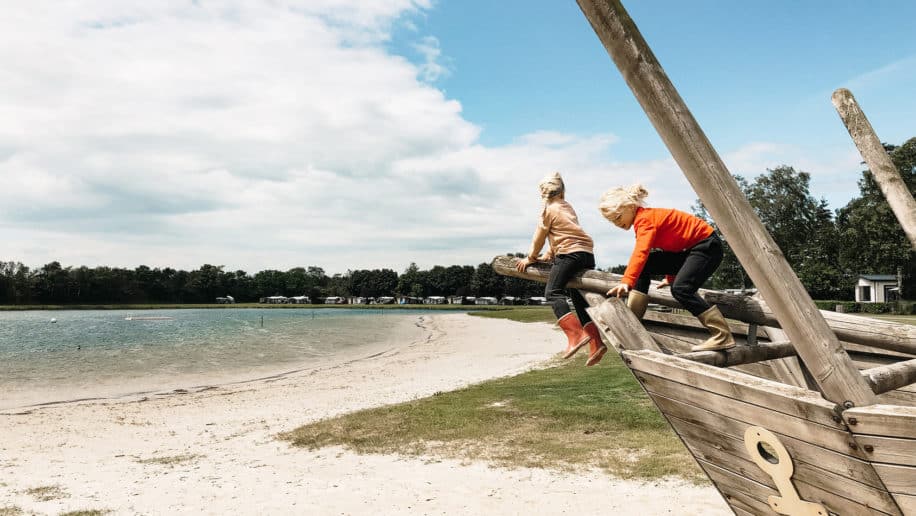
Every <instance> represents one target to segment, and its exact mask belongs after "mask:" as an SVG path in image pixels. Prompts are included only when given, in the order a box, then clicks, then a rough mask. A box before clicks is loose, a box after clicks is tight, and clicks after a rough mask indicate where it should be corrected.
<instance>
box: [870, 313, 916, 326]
mask: <svg viewBox="0 0 916 516" xmlns="http://www.w3.org/2000/svg"><path fill="white" fill-rule="evenodd" d="M855 315H861V316H864V317H870V318H872V319H881V320H882V321H893V322H898V323H903V324H913V325H916V315H890V314H862V313H860V314H855Z"/></svg>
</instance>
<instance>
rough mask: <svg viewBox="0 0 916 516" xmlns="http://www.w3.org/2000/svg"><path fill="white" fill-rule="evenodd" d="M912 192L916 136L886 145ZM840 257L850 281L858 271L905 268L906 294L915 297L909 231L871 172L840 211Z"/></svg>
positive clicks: (915, 175)
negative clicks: (902, 141)
mask: <svg viewBox="0 0 916 516" xmlns="http://www.w3.org/2000/svg"><path fill="white" fill-rule="evenodd" d="M885 148H886V149H887V150H888V153H889V154H890V157H891V161H893V163H894V165H895V166H896V167H897V170H898V171H899V172H900V176H901V177H902V179H903V181H904V182H905V183H906V184H907V186H908V187H909V190H910V193H911V194H914V195H916V138H910V139H909V140H907V141H906V142H905V143H904V144H903V145H901V146H899V147H895V146H891V145H885ZM837 231H838V241H839V242H844V243H845V245H842V246H840V247H839V261H840V263H841V264H842V266H843V268H844V269H845V270H846V271H847V272H848V281H849V283H850V285H852V283H853V282H854V281H855V280H856V278H857V277H858V275H859V274H896V273H897V270H898V268H899V269H901V270H902V272H903V297H904V298H907V299H913V298H914V297H916V285H914V283H916V282H914V277H916V259H914V251H913V249H912V247H911V246H910V243H909V240H907V238H906V234H905V233H904V232H903V229H902V228H901V227H900V223H899V222H898V221H897V218H896V216H895V215H894V213H893V211H891V208H890V205H888V203H887V200H886V199H885V198H884V195H883V194H882V193H881V189H880V187H879V186H878V184H877V183H876V182H875V180H874V177H873V176H872V174H871V172H870V171H868V170H866V171H864V172H862V178H861V179H860V180H859V196H858V197H856V198H854V199H852V200H851V201H849V203H847V204H846V206H844V207H843V208H840V209H839V210H838V211H837Z"/></svg>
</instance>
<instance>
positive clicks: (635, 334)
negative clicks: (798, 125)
mask: <svg viewBox="0 0 916 516" xmlns="http://www.w3.org/2000/svg"><path fill="white" fill-rule="evenodd" d="M588 314H589V315H590V316H591V318H592V320H593V321H594V322H595V325H596V326H598V329H599V330H600V331H601V334H602V335H603V336H604V338H606V339H607V340H608V342H610V343H611V344H613V345H614V347H615V348H617V350H618V351H621V350H634V349H648V350H653V351H659V352H660V351H661V348H660V347H659V346H658V344H657V343H656V342H655V341H654V340H652V337H651V336H650V335H649V333H648V332H647V331H646V329H645V328H643V326H642V323H640V322H639V319H637V318H636V316H635V315H634V314H633V312H632V311H630V309H629V308H627V305H626V303H625V302H624V301H623V300H622V299H617V298H610V299H606V300H604V302H602V303H601V304H599V305H598V306H592V307H590V308H588Z"/></svg>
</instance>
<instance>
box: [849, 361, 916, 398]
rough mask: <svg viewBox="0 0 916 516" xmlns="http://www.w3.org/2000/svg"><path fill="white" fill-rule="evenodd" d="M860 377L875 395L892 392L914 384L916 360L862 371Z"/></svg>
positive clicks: (915, 379) (915, 381)
mask: <svg viewBox="0 0 916 516" xmlns="http://www.w3.org/2000/svg"><path fill="white" fill-rule="evenodd" d="M862 375H863V376H864V377H865V380H866V381H868V384H869V385H870V386H871V388H872V390H873V391H874V392H875V394H882V393H885V392H888V391H893V390H895V389H899V388H900V387H904V386H906V385H910V384H911V383H916V358H914V359H912V360H907V361H905V362H897V363H896V364H888V365H884V366H880V367H873V368H871V369H866V370H864V371H862Z"/></svg>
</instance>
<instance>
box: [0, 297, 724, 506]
mask: <svg viewBox="0 0 916 516" xmlns="http://www.w3.org/2000/svg"><path fill="white" fill-rule="evenodd" d="M417 324H418V325H420V326H421V328H422V330H423V331H422V332H421V337H420V338H418V339H415V340H413V341H411V342H404V343H402V344H397V345H394V346H392V347H390V348H388V349H386V350H384V351H382V352H381V353H376V354H373V355H372V356H366V357H362V358H358V359H355V360H352V361H349V362H346V363H343V364H339V365H335V366H328V367H323V368H317V369H312V370H304V371H300V372H297V373H293V374H289V375H283V376H279V377H276V378H271V379H265V380H257V381H252V382H247V383H240V384H231V385H224V386H219V387H215V388H210V389H207V390H203V391H200V392H188V393H175V392H169V393H160V394H155V395H147V396H144V397H142V398H139V399H138V398H126V399H116V400H96V401H90V402H78V403H66V404H60V405H50V406H43V407H27V408H17V409H11V410H4V411H2V412H0V436H2V440H0V512H2V511H3V509H4V508H10V507H18V508H19V509H21V510H22V511H23V513H25V514H32V513H35V514H55V515H56V514H60V513H63V512H68V511H76V510H93V509H94V510H102V511H110V513H111V514H151V515H152V514H176V513H177V514H581V513H586V514H589V513H598V512H607V511H610V513H611V514H633V515H640V516H647V515H655V514H704V515H707V514H708V515H718V514H722V515H725V514H731V512H730V511H729V510H728V508H727V506H726V504H725V502H724V501H723V500H722V499H721V498H720V496H719V494H718V493H717V492H716V491H715V489H713V488H712V487H708V486H704V487H696V486H694V485H692V484H686V483H683V482H680V481H677V480H670V481H657V482H635V481H625V480H620V479H616V478H614V477H611V476H608V475H606V474H604V473H602V472H599V471H583V472H578V473H561V472H555V471H548V470H539V469H511V470H510V469H502V468H496V467H491V466H489V465H488V464H486V463H478V462H462V461H454V460H442V459H438V458H435V457H426V458H405V457H400V456H386V455H357V454H354V453H352V452H349V451H346V450H343V449H338V448H325V449H321V450H317V451H307V450H303V449H299V448H293V447H291V446H290V444H289V443H288V442H286V441H280V440H277V438H276V435H277V434H278V433H280V432H284V431H288V430H291V429H293V428H296V427H297V426H300V425H302V424H304V423H308V422H310V421H315V420H318V419H321V418H326V417H329V416H333V415H336V414H341V413H345V412H350V411H354V410H358V409H361V408H365V407H371V406H378V405H383V404H389V403H394V402H400V401H405V400H410V399H414V398H419V397H424V396H427V395H430V394H433V393H435V392H437V391H446V390H451V389H455V388H458V387H462V386H465V385H468V384H472V383H476V382H480V381H482V380H486V379H489V378H495V377H500V376H506V375H511V374H515V373H518V372H522V371H524V370H527V369H530V368H532V367H537V366H538V364H541V363H543V362H544V361H545V360H547V359H549V358H550V357H552V356H554V355H555V354H556V353H557V352H559V350H560V347H561V343H562V337H561V335H559V334H558V333H557V331H556V330H555V329H554V328H553V326H551V325H548V324H523V323H515V322H511V321H506V320H497V319H483V318H477V317H470V316H468V315H466V314H435V315H422V316H418V317H417ZM178 456H181V457H183V458H184V459H185V460H181V461H178V462H177V463H173V464H168V463H163V462H168V460H167V459H168V458H174V457H178ZM36 488H51V489H40V490H36ZM30 490H32V491H31V492H30ZM43 495H44V496H43Z"/></svg>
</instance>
